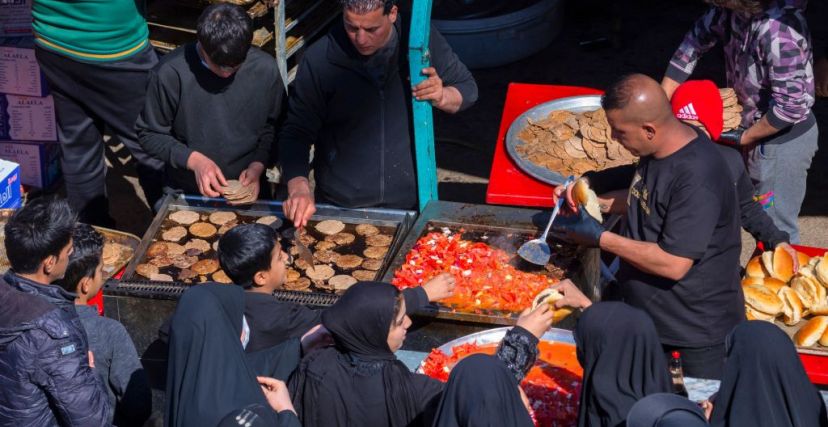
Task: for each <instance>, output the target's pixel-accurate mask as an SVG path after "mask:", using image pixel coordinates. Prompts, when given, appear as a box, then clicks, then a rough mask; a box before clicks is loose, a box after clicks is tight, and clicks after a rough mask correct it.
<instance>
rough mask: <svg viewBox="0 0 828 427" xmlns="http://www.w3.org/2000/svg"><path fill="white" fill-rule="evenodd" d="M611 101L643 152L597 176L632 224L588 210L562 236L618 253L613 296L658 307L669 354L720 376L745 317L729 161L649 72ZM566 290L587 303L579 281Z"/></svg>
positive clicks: (625, 84) (614, 118)
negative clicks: (677, 111) (609, 226)
mask: <svg viewBox="0 0 828 427" xmlns="http://www.w3.org/2000/svg"><path fill="white" fill-rule="evenodd" d="M602 105H603V107H604V109H605V110H606V112H607V119H608V120H609V123H610V126H611V127H612V132H613V138H614V139H616V140H617V141H619V142H620V143H621V144H622V145H623V146H624V147H625V148H627V149H628V150H629V151H631V152H632V153H633V154H635V155H637V156H639V157H640V161H639V163H638V164H637V165H635V166H634V167H627V168H625V169H619V170H610V171H607V172H606V173H603V172H602V173H593V174H590V175H589V179H590V181H591V185H592V187H593V188H594V189H595V190H596V191H597V192H598V193H599V194H601V197H599V203H600V205H601V208H602V211H604V212H612V213H620V214H624V215H626V218H627V223H626V229H625V231H624V233H623V235H619V234H615V233H612V232H608V231H604V229H603V228H602V227H601V226H600V224H598V222H597V221H595V220H594V219H592V218H591V217H589V215H588V214H586V210H585V209H579V210H577V211H578V212H577V213H576V214H574V215H570V216H568V217H563V218H562V219H561V220H560V221H556V226H555V230H556V234H557V235H558V236H559V237H560V238H562V239H564V240H568V241H570V242H572V243H577V244H581V245H585V246H599V247H600V248H601V249H602V250H605V251H608V252H611V253H613V254H615V255H618V256H619V257H620V258H621V259H622V263H621V269H620V271H619V272H618V275H617V278H618V284H617V285H616V286H617V288H616V289H615V290H614V292H613V294H614V295H615V296H616V297H617V298H619V299H621V300H622V301H624V302H626V303H628V304H630V305H632V306H635V307H638V308H641V309H643V310H645V311H646V312H647V313H649V315H650V316H651V317H652V318H653V321H654V322H655V325H656V328H657V330H658V333H659V336H660V338H661V342H662V345H663V347H664V350H665V353H666V354H668V355H669V354H670V353H671V352H672V351H675V350H678V351H680V352H681V355H682V360H683V362H684V372H685V374H687V375H688V376H693V377H701V378H719V377H720V376H721V372H722V368H723V366H724V357H725V347H724V342H725V337H726V336H727V334H728V333H729V332H730V330H731V329H733V327H734V326H735V325H736V324H737V323H739V322H741V321H743V320H744V316H745V314H744V313H745V312H744V296H743V295H742V291H741V289H740V286H739V253H740V250H741V239H740V235H739V228H740V223H739V209H738V206H737V205H736V195H735V189H734V188H733V185H732V179H731V178H730V176H729V169H728V166H727V164H726V163H725V160H724V159H723V158H722V156H721V154H720V153H719V152H718V149H717V148H716V146H715V145H714V144H712V143H711V141H710V140H709V139H708V138H707V137H706V136H704V135H700V134H698V133H696V131H695V130H693V129H692V128H691V127H689V126H687V125H685V124H683V123H682V122H680V121H679V120H678V119H676V118H675V116H673V113H672V110H671V107H670V102H669V100H668V99H667V96H666V95H665V93H664V92H663V91H662V90H661V88H660V87H659V86H658V83H656V81H655V80H653V79H651V78H649V77H646V76H643V75H631V76H627V77H624V78H622V79H621V80H620V81H618V82H617V83H615V84H614V85H613V86H612V87H610V88H609V89H608V90H607V92H606V94H605V95H604V97H603V99H602ZM625 175H626V176H625ZM607 178H610V179H607ZM621 186H623V187H624V188H619V187H621ZM562 191H563V190H561V191H559V194H560V193H561V192H562ZM568 193H569V192H568ZM570 195H571V194H570ZM569 200H570V203H569V206H570V208H572V209H573V210H576V209H575V205H574V203H572V202H571V200H572V199H571V198H570V199H569ZM562 291H563V292H564V294H565V298H564V300H563V301H561V302H559V304H561V305H565V304H567V303H568V302H569V301H570V300H571V301H573V302H574V301H582V299H581V298H580V296H579V295H575V292H576V291H575V290H574V288H573V287H563V288H562Z"/></svg>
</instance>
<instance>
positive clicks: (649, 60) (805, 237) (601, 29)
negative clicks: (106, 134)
mask: <svg viewBox="0 0 828 427" xmlns="http://www.w3.org/2000/svg"><path fill="white" fill-rule="evenodd" d="M601 1H602V0H580V1H578V2H570V3H568V4H567V5H568V7H567V12H566V19H565V26H564V28H563V30H562V31H561V34H560V36H558V38H557V39H556V40H555V41H554V42H553V43H552V44H551V45H549V46H548V47H547V48H545V49H544V50H542V51H541V52H539V53H537V54H535V55H533V56H532V57H530V58H527V59H525V60H522V61H520V62H517V63H513V64H509V65H506V66H502V67H498V68H491V69H485V70H473V72H474V75H475V78H476V79H477V83H478V86H479V88H480V99H479V101H478V102H477V104H476V105H475V106H473V107H472V108H470V109H469V110H467V111H464V112H462V113H459V114H457V115H454V116H448V115H445V114H437V115H436V117H435V122H436V129H435V133H436V138H437V163H438V167H439V178H440V188H439V190H440V197H441V199H444V200H454V201H462V202H470V203H484V202H485V192H486V185H487V183H488V176H489V172H490V168H491V162H492V155H493V152H494V147H495V144H496V143H497V141H496V138H497V132H498V128H499V126H500V116H501V113H502V109H503V103H504V99H505V96H506V89H507V85H508V84H509V83H510V82H523V83H538V84H559V85H577V86H587V87H596V88H603V87H606V86H607V85H608V84H609V83H610V82H612V81H613V80H614V79H615V78H617V77H618V76H620V75H622V74H625V73H631V72H640V73H644V74H648V75H650V76H652V77H654V78H656V79H660V78H661V76H662V74H663V72H664V70H665V68H666V66H667V63H668V61H669V58H670V56H671V55H672V53H673V51H674V50H675V48H676V47H677V46H678V44H679V43H680V41H681V39H682V37H683V35H684V33H685V31H686V30H687V29H689V28H690V26H691V24H692V23H693V21H694V20H695V18H696V17H698V16H699V15H700V14H701V13H702V11H703V10H704V5H703V4H702V2H701V1H697V0H673V1H669V2H665V1H658V0H634V1H628V2H616V3H622V4H623V5H624V6H623V10H622V9H621V6H618V5H616V6H613V7H612V8H610V9H604V8H602V7H601V6H600V5H601V4H602V3H601ZM609 3H612V2H609ZM812 3H817V2H812ZM602 11H603V12H602ZM809 12H810V11H809ZM815 21H816V22H819V23H820V24H821V25H824V24H825V22H828V21H826V20H815ZM611 29H615V30H616V31H610V30H611ZM604 34H609V35H611V39H612V41H613V45H612V46H610V47H606V48H603V49H597V50H586V49H582V48H580V47H579V42H580V41H582V40H585V39H589V38H591V37H593V36H596V35H604ZM694 78H709V79H712V80H714V81H716V82H717V83H719V84H720V85H723V83H724V82H723V80H724V69H723V63H722V53H721V49H714V50H713V51H711V52H710V53H709V54H708V55H706V57H705V58H703V60H702V61H701V62H700V64H699V66H698V67H697V70H696V73H695V74H694ZM814 113H815V114H816V117H817V119H818V121H819V124H820V128H821V129H824V130H825V131H823V132H822V133H821V135H820V141H819V146H820V150H819V152H817V155H816V157H815V158H814V160H813V163H812V166H811V170H810V172H809V178H808V193H807V195H806V199H805V202H804V205H803V209H802V216H801V217H800V228H801V230H802V233H801V234H802V244H804V245H809V246H819V247H828V99H820V100H818V101H817V103H816V105H815V107H814ZM124 152H125V150H123V149H122V148H120V147H115V149H114V151H113V152H110V153H108V160H109V162H110V164H111V168H110V170H109V172H110V173H109V177H108V185H109V191H110V194H111V199H112V205H113V213H114V216H115V217H116V220H117V222H118V228H121V229H123V230H125V231H130V232H132V233H134V234H137V235H139V236H141V235H143V232H144V230H145V229H146V227H147V226H148V225H149V223H150V221H151V215H150V211H149V209H148V208H147V206H146V204H145V203H144V202H143V195H142V194H141V192H140V190H139V189H137V180H136V179H135V172H134V167H133V165H132V162H131V161H130V160H129V157H128V155H127V154H125V153H124ZM752 248H753V241H752V239H751V238H750V236H748V235H746V234H744V235H743V253H744V254H743V260H744V259H746V257H747V255H748V254H749V253H750V252H751V251H752Z"/></svg>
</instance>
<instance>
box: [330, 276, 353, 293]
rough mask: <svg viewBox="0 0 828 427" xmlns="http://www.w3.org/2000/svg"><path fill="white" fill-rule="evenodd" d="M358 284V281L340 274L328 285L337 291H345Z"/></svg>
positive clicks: (332, 278)
mask: <svg viewBox="0 0 828 427" xmlns="http://www.w3.org/2000/svg"><path fill="white" fill-rule="evenodd" d="M356 282H357V279H354V278H353V277H351V276H348V275H345V274H340V275H337V276H334V277H331V278H330V279H328V285H329V286H332V287H333V288H334V289H336V290H337V291H344V290H345V289H348V288H350V287H351V286H353V285H354V284H356Z"/></svg>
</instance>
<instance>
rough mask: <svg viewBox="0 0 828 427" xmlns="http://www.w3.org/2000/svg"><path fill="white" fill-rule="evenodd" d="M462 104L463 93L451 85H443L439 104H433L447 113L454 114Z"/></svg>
mask: <svg viewBox="0 0 828 427" xmlns="http://www.w3.org/2000/svg"><path fill="white" fill-rule="evenodd" d="M462 105H463V95H461V94H460V91H459V90H457V88H454V87H452V86H445V87H443V99H442V100H440V103H439V104H437V105H434V108H437V109H438V110H440V111H444V112H446V113H449V114H454V113H456V112H457V111H459V110H460V106H462Z"/></svg>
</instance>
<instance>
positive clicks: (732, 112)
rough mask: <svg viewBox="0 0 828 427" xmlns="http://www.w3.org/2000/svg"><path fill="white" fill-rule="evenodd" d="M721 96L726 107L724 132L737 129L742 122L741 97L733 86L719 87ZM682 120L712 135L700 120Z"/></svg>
mask: <svg viewBox="0 0 828 427" xmlns="http://www.w3.org/2000/svg"><path fill="white" fill-rule="evenodd" d="M719 96H721V97H722V106H723V107H724V112H723V113H722V114H723V115H724V117H723V119H724V123H723V126H722V132H727V131H729V130H733V129H736V128H737V127H739V125H740V124H742V106H741V105H740V104H739V99H738V98H737V97H736V91H734V90H733V89H732V88H729V87H726V88H721V89H719ZM682 121H684V122H686V123H688V124H691V125H693V126H695V127H697V128H699V129H701V130H703V131H704V132H705V133H707V135H708V136H710V133H709V132H707V129H705V127H704V125H703V124H702V122H700V121H698V120H684V119H682Z"/></svg>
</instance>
